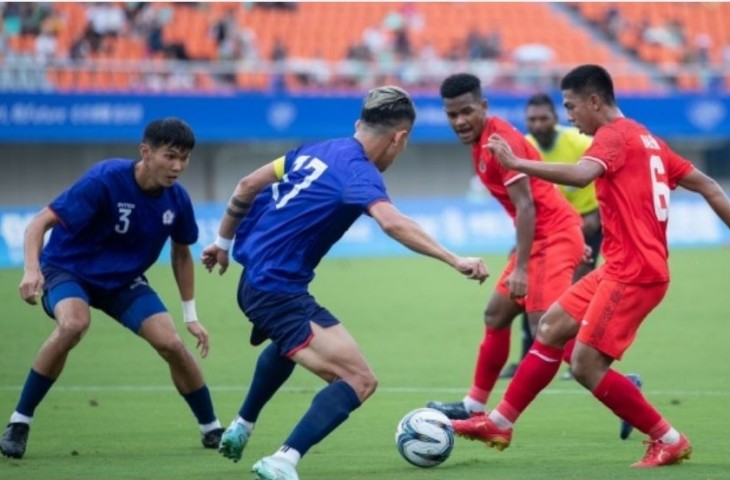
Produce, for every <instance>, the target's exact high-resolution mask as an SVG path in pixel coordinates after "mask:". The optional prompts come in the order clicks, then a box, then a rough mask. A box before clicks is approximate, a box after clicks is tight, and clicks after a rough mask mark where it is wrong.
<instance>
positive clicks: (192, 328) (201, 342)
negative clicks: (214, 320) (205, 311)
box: [170, 241, 210, 358]
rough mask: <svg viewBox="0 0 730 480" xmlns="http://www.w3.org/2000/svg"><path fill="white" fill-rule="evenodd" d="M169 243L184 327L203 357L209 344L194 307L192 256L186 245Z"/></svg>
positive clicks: (205, 331)
mask: <svg viewBox="0 0 730 480" xmlns="http://www.w3.org/2000/svg"><path fill="white" fill-rule="evenodd" d="M171 244H172V247H171V249H170V260H171V263H172V271H173V274H174V275H175V283H177V289H178V291H179V292H180V299H181V300H182V305H183V320H184V321H185V327H187V329H188V332H190V334H191V335H192V336H194V337H195V338H196V339H197V340H198V343H197V345H196V346H195V348H197V349H198V350H200V356H201V357H203V358H205V357H206V356H207V355H208V350H209V348H210V344H209V340H208V331H207V330H206V329H205V327H203V324H202V323H200V321H199V320H198V313H197V311H196V309H195V266H194V264H193V256H192V254H191V253H190V247H189V246H188V245H182V244H180V243H176V242H174V241H172V242H171Z"/></svg>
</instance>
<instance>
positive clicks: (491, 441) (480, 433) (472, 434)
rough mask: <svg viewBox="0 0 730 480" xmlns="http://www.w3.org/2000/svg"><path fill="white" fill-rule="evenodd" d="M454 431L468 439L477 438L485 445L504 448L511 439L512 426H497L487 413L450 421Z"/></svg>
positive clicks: (498, 448) (499, 448)
mask: <svg viewBox="0 0 730 480" xmlns="http://www.w3.org/2000/svg"><path fill="white" fill-rule="evenodd" d="M451 425H452V426H453V427H454V433H455V434H456V435H458V436H460V437H464V438H467V439H469V440H478V441H480V442H483V443H486V444H487V446H489V447H492V448H496V449H497V450H500V451H502V450H504V449H505V448H507V447H509V444H510V442H511V441H512V428H499V427H498V426H497V425H495V423H494V422H493V421H492V420H490V418H489V416H488V415H479V416H477V417H471V418H469V419H468V420H454V421H453V422H451Z"/></svg>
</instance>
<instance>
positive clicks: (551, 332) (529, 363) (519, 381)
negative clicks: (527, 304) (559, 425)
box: [453, 272, 598, 450]
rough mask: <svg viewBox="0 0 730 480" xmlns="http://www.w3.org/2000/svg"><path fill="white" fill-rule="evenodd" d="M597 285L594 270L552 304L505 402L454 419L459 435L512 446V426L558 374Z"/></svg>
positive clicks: (512, 382)
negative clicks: (479, 413) (475, 414)
mask: <svg viewBox="0 0 730 480" xmlns="http://www.w3.org/2000/svg"><path fill="white" fill-rule="evenodd" d="M597 285H598V278H597V272H594V273H592V274H590V275H588V276H586V277H584V278H583V280H582V281H581V282H579V283H578V284H576V285H573V286H572V287H571V288H570V289H569V290H568V291H567V292H565V293H564V294H563V295H562V296H561V297H560V300H559V301H558V302H556V303H554V304H553V305H552V306H551V307H550V309H549V310H548V311H547V313H546V314H545V315H544V316H543V317H542V319H541V320H540V323H539V326H538V330H537V334H536V338H535V343H534V344H533V345H532V348H531V349H530V351H529V353H528V355H527V356H526V357H525V358H524V359H523V360H522V362H521V363H520V366H519V367H518V369H517V372H516V373H515V376H514V378H512V380H511V381H510V383H509V385H508V386H507V391H506V392H505V394H504V397H503V399H502V401H501V402H500V403H499V404H498V405H497V407H496V408H495V409H494V410H492V411H491V412H490V413H489V414H488V415H487V416H484V417H472V418H471V419H468V420H462V421H454V422H453V426H454V431H455V432H456V433H457V434H458V435H460V436H463V437H466V438H469V439H473V440H480V441H483V442H484V443H486V444H487V445H489V446H492V447H495V448H498V449H500V450H502V449H504V448H506V447H507V446H509V443H510V441H511V437H512V425H513V424H514V423H515V422H516V421H517V418H518V417H519V416H520V415H521V413H522V412H523V411H524V410H525V409H526V408H527V407H528V406H529V405H530V403H531V402H532V401H533V400H534V399H535V397H536V396H537V395H538V394H539V393H540V392H541V391H542V390H543V389H544V388H545V387H546V386H547V385H548V384H549V383H550V381H551V380H552V379H553V378H554V377H555V374H556V373H557V371H558V369H559V367H560V362H561V360H562V358H563V349H564V347H565V345H566V343H567V342H568V341H569V340H570V339H572V338H573V337H575V335H576V333H577V332H578V322H577V321H576V320H575V319H576V318H582V316H583V312H585V310H586V308H587V307H588V305H589V303H590V299H591V296H592V293H593V292H594V291H595V289H596V288H597ZM564 305H568V306H569V307H570V308H569V309H566V308H565V307H564ZM569 312H570V313H569Z"/></svg>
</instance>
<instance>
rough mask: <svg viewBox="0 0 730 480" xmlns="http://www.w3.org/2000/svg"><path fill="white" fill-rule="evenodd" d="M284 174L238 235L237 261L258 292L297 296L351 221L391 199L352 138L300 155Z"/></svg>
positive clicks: (291, 156) (293, 155)
mask: <svg viewBox="0 0 730 480" xmlns="http://www.w3.org/2000/svg"><path fill="white" fill-rule="evenodd" d="M284 172H285V175H284V177H283V178H282V179H281V181H280V182H277V183H274V184H273V185H271V186H270V187H268V188H267V189H265V190H264V191H262V192H261V193H260V194H259V195H258V196H257V197H256V199H255V201H254V204H253V206H252V207H251V211H250V212H249V214H248V215H247V216H246V218H245V219H244V220H243V222H241V225H240V226H239V228H238V231H237V232H236V240H235V244H234V246H233V257H234V258H235V259H236V260H237V261H238V262H240V263H241V264H242V265H243V266H244V268H245V271H244V275H245V278H246V281H247V282H248V283H249V284H250V285H251V286H253V287H254V288H257V289H259V290H264V291H269V292H286V293H299V292H303V291H306V290H307V285H308V284H309V282H311V281H312V278H314V269H315V268H316V267H317V265H318V264H319V262H320V260H321V259H322V257H324V255H325V254H326V253H327V252H328V251H329V249H330V248H331V247H332V245H334V243H335V242H337V240H339V239H340V238H341V237H342V235H344V233H345V232H346V231H347V229H348V228H350V226H351V225H352V224H353V222H355V220H357V218H358V217H359V216H360V215H361V214H362V213H363V212H365V211H366V209H367V208H368V207H369V206H370V205H372V204H373V203H375V202H378V201H390V200H389V198H388V194H387V192H386V189H385V184H384V183H383V179H382V177H381V175H380V172H379V171H378V169H377V168H376V167H375V165H373V164H372V163H371V162H370V161H369V160H368V158H367V156H366V155H365V152H364V150H363V148H362V145H361V144H360V142H358V141H357V140H356V139H354V138H340V139H336V140H330V141H326V142H322V143H317V144H312V145H306V146H302V147H299V148H297V149H294V150H292V151H290V152H288V153H287V154H286V157H285V163H284Z"/></svg>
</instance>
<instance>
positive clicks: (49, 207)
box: [46, 205, 68, 230]
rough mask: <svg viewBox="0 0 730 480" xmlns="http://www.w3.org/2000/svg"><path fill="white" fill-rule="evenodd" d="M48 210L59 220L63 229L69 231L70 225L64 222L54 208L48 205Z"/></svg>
mask: <svg viewBox="0 0 730 480" xmlns="http://www.w3.org/2000/svg"><path fill="white" fill-rule="evenodd" d="M46 208H48V211H49V212H51V213H52V214H53V216H54V217H56V218H57V219H58V223H60V224H61V226H62V227H63V228H65V229H66V230H68V225H66V222H64V221H63V218H61V216H60V215H59V214H58V213H57V212H56V211H55V210H54V209H53V207H51V206H50V205H46Z"/></svg>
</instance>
